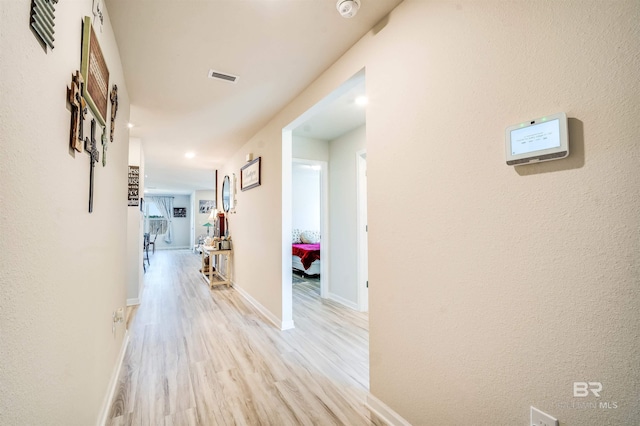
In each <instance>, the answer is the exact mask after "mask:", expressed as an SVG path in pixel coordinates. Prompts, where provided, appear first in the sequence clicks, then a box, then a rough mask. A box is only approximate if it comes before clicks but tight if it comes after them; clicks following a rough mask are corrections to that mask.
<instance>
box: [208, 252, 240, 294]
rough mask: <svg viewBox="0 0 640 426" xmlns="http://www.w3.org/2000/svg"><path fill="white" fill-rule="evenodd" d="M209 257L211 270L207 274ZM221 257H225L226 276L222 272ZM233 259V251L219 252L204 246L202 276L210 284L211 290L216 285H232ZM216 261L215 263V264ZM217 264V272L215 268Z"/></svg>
mask: <svg viewBox="0 0 640 426" xmlns="http://www.w3.org/2000/svg"><path fill="white" fill-rule="evenodd" d="M207 256H209V270H207V271H206V272H205V260H204V259H205V258H206V257H207ZM220 256H225V260H226V264H225V274H226V275H224V274H222V271H220V265H221V264H222V262H221V260H222V259H221V258H220ZM232 257H233V250H232V249H229V250H217V249H215V248H213V247H211V246H202V276H203V277H204V279H205V280H206V281H207V283H208V284H209V288H212V287H213V286H214V285H218V284H226V285H227V287H229V286H230V285H231V258H232ZM214 259H215V262H214ZM214 264H215V270H214V268H213V266H214Z"/></svg>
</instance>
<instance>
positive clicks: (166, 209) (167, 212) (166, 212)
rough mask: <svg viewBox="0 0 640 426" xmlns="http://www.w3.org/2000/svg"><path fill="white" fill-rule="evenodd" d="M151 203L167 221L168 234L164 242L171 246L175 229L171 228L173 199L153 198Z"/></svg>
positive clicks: (165, 235)
mask: <svg viewBox="0 0 640 426" xmlns="http://www.w3.org/2000/svg"><path fill="white" fill-rule="evenodd" d="M151 201H153V203H154V204H155V205H156V207H157V208H158V210H160V213H162V216H164V217H165V218H166V219H167V232H166V233H165V234H164V242H165V243H167V244H171V242H172V241H173V228H172V227H171V219H173V197H151Z"/></svg>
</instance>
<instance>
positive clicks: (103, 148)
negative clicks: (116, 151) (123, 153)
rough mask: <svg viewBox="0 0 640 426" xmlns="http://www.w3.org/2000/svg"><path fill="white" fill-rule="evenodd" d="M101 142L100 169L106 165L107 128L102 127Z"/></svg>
mask: <svg viewBox="0 0 640 426" xmlns="http://www.w3.org/2000/svg"><path fill="white" fill-rule="evenodd" d="M100 139H101V141H102V167H105V166H106V165H107V148H108V145H107V127H106V126H105V127H103V128H102V136H101V138H100Z"/></svg>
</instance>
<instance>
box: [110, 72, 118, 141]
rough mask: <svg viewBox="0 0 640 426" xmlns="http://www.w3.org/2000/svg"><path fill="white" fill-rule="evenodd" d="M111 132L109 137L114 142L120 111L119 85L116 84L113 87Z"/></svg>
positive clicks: (111, 96)
mask: <svg viewBox="0 0 640 426" xmlns="http://www.w3.org/2000/svg"><path fill="white" fill-rule="evenodd" d="M109 97H110V98H111V132H110V133H109V139H110V140H111V142H112V143H113V130H114V128H115V125H116V114H117V113H118V86H116V85H115V84H114V85H113V87H112V89H111V95H109Z"/></svg>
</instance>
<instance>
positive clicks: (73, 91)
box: [67, 71, 87, 152]
mask: <svg viewBox="0 0 640 426" xmlns="http://www.w3.org/2000/svg"><path fill="white" fill-rule="evenodd" d="M83 84H84V80H83V79H82V74H80V71H76V73H75V75H73V74H72V75H71V88H67V93H68V94H69V99H68V100H69V104H70V105H71V137H70V145H71V148H73V149H75V150H76V151H78V152H82V144H83V143H84V140H83V139H84V136H83V134H82V133H83V131H82V129H83V122H84V116H85V115H86V114H87V103H86V102H85V100H84V98H83V97H82V85H83Z"/></svg>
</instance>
